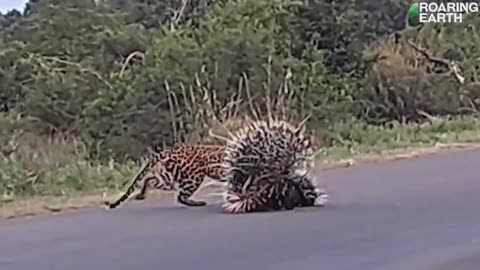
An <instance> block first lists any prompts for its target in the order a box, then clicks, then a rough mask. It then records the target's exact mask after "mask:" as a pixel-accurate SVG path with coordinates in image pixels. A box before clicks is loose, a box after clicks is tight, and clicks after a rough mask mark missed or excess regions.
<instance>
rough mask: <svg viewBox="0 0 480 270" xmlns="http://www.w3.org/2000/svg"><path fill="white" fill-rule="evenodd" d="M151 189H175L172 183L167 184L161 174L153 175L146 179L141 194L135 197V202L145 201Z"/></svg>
mask: <svg viewBox="0 0 480 270" xmlns="http://www.w3.org/2000/svg"><path fill="white" fill-rule="evenodd" d="M149 189H157V190H163V191H173V187H172V185H171V184H170V183H167V182H166V181H165V179H164V178H162V177H161V176H160V175H159V174H156V173H155V174H153V175H151V176H149V177H146V178H145V179H144V181H143V182H142V187H141V189H140V192H139V193H137V195H135V197H134V199H135V200H145V199H146V198H147V192H148V190H149Z"/></svg>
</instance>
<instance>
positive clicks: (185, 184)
mask: <svg viewBox="0 0 480 270" xmlns="http://www.w3.org/2000/svg"><path fill="white" fill-rule="evenodd" d="M202 183H203V180H202V179H182V180H181V181H180V182H179V183H178V194H177V201H178V202H179V203H181V204H183V205H186V206H192V207H196V206H205V205H207V202H205V201H196V200H192V199H190V197H192V195H193V194H194V193H195V192H196V191H197V190H198V188H200V186H201V185H202Z"/></svg>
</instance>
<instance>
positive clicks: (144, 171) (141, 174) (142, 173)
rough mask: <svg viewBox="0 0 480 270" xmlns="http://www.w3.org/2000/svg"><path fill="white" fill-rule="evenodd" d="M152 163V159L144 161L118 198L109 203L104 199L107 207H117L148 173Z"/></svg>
mask: <svg viewBox="0 0 480 270" xmlns="http://www.w3.org/2000/svg"><path fill="white" fill-rule="evenodd" d="M152 164H153V162H152V160H150V161H148V162H146V163H145V164H144V165H143V167H142V168H141V169H140V171H139V172H138V173H137V175H136V176H135V177H134V178H133V181H132V183H131V184H130V185H129V186H128V188H127V190H126V191H125V192H124V193H123V194H122V196H121V197H120V198H118V199H117V200H116V201H115V202H113V203H110V202H108V201H105V202H104V203H103V204H104V206H105V207H106V208H107V209H113V208H117V207H118V206H119V205H120V204H122V203H123V202H124V201H126V200H127V199H128V198H129V197H130V195H132V193H133V192H134V191H135V189H136V188H137V186H138V182H139V181H141V180H142V179H144V178H145V175H146V174H147V173H148V171H149V169H150V168H151V165H152Z"/></svg>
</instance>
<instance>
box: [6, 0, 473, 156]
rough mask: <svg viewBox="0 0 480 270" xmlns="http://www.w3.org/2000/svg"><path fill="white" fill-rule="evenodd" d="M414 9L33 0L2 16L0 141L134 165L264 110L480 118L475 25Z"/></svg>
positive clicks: (328, 2) (316, 1)
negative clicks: (53, 140)
mask: <svg viewBox="0 0 480 270" xmlns="http://www.w3.org/2000/svg"><path fill="white" fill-rule="evenodd" d="M409 2H410V1H406V0H388V1H380V0H369V1H367V0H345V1H332V0H296V1H295V0H228V1H227V0H199V1H189V0H182V1H180V0H176V1H174V0H161V1H158V0H155V1H153V0H103V1H95V0H89V1H87V0H31V1H30V2H29V3H28V4H27V6H26V8H25V9H24V10H23V11H15V10H14V11H9V12H7V13H5V14H2V15H0V111H1V113H2V117H4V118H5V119H4V120H2V122H1V124H2V125H3V126H2V127H1V128H2V132H3V133H5V132H7V130H13V127H12V125H15V126H17V127H18V126H19V125H20V128H22V129H24V130H28V131H30V132H33V133H35V134H43V135H45V134H46V135H52V134H56V135H58V134H67V135H68V136H74V137H76V138H81V140H82V141H83V142H85V143H87V146H86V148H87V149H88V153H89V155H90V156H91V157H112V156H113V157H117V158H125V157H133V158H137V157H139V156H140V155H141V154H142V153H143V152H144V151H145V149H146V147H147V146H151V145H170V144H173V143H175V142H178V141H185V140H190V141H191V140H199V139H201V138H203V137H204V136H205V135H206V134H207V132H208V129H209V128H211V127H213V126H215V125H217V124H219V123H220V124H224V125H225V124H228V123H231V122H233V121H234V120H235V119H237V118H238V117H240V116H243V115H246V114H248V115H250V116H251V117H253V116H254V115H253V114H254V112H255V111H256V112H258V113H260V114H262V115H265V114H267V113H268V112H272V113H275V114H286V115H288V116H290V117H293V118H295V119H297V120H298V119H302V118H304V117H306V116H307V115H311V117H310V118H309V121H310V125H311V126H312V127H316V128H321V130H329V129H330V128H333V127H334V126H335V125H336V124H337V123H340V122H348V121H353V120H355V121H363V122H365V123H368V124H371V125H385V124H388V123H391V122H392V121H400V122H405V121H424V120H425V119H426V118H427V119H428V118H429V117H430V115H443V116H444V115H458V114H470V113H475V112H476V111H477V110H478V108H479V106H480V77H479V76H480V75H479V73H480V64H479V59H480V46H479V45H478V44H480V17H479V16H478V14H471V15H470V16H468V17H466V20H465V22H464V23H463V24H445V25H442V24H435V25H425V26H419V27H410V26H409V25H408V21H407V20H406V19H405V14H406V11H407V9H408V4H409ZM409 41H410V42H412V45H414V46H416V47H418V50H416V49H414V47H413V46H412V45H411V44H409V43H408V42H409ZM423 48H425V49H423ZM424 50H425V51H426V52H427V53H429V54H431V56H432V57H437V58H440V59H443V60H453V61H454V62H453V63H454V64H455V65H449V64H448V61H447V62H446V63H447V64H445V63H443V64H442V63H441V61H435V59H433V60H428V59H427V58H426V57H425V56H424V55H422V53H421V51H424ZM457 65H458V67H460V70H459V71H456V70H455V67H456V66H457ZM7 118H8V121H7V120H6V119H7ZM11 119H17V120H15V121H13V120H12V121H11ZM3 133H2V134H3ZM322 134H323V137H322V138H321V139H322V141H323V142H324V143H330V144H332V143H335V141H336V140H339V137H338V134H337V135H325V134H331V133H328V132H324V133H322ZM5 136H6V135H5ZM342 136H346V137H348V136H349V134H343V135H342ZM320 137H321V136H320ZM340 139H342V138H340Z"/></svg>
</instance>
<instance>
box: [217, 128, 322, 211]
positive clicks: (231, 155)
mask: <svg viewBox="0 0 480 270" xmlns="http://www.w3.org/2000/svg"><path fill="white" fill-rule="evenodd" d="M232 137H233V138H230V139H229V140H227V144H226V149H225V156H224V159H223V170H224V178H225V181H226V183H227V187H226V191H225V192H224V194H223V195H224V196H223V197H224V200H225V202H224V203H223V205H222V207H223V209H224V210H225V211H226V212H229V213H248V212H259V211H268V210H281V209H287V210H290V209H293V208H295V207H300V206H313V205H321V206H323V205H324V204H325V203H326V202H327V198H328V195H327V193H326V192H325V191H323V190H320V189H319V188H318V187H316V185H315V184H314V182H313V179H312V178H311V176H310V175H309V173H308V171H309V169H311V167H312V164H313V158H314V156H313V149H312V143H311V140H310V139H309V138H308V137H307V136H305V129H304V126H303V123H302V124H300V125H299V126H298V127H294V126H292V125H290V124H289V123H287V122H285V121H277V120H273V119H269V120H268V121H252V122H251V123H250V124H248V125H246V126H245V127H243V128H242V129H241V130H240V131H239V132H237V133H236V134H233V136H232Z"/></svg>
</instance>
